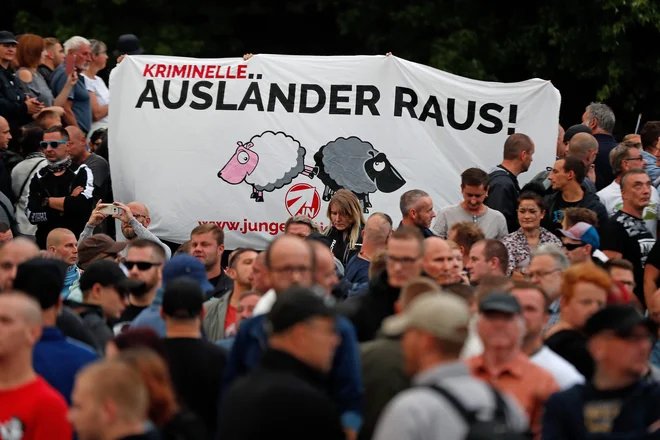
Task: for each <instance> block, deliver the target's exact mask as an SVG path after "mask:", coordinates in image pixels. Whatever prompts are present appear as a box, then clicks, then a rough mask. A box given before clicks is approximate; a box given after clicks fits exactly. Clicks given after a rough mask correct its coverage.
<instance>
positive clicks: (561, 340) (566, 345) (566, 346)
mask: <svg viewBox="0 0 660 440" xmlns="http://www.w3.org/2000/svg"><path fill="white" fill-rule="evenodd" d="M545 345H547V346H548V348H549V349H550V350H552V351H554V352H555V353H557V354H558V355H559V356H561V357H563V358H564V359H566V360H567V361H568V362H570V363H571V364H573V366H574V367H575V368H576V369H577V370H578V371H579V372H580V373H582V375H583V376H584V378H585V379H587V380H589V379H591V376H593V374H594V360H593V358H592V357H591V355H590V354H589V352H588V351H587V338H585V337H584V335H583V334H582V333H580V332H577V331H575V330H560V331H558V332H557V333H555V334H553V335H552V336H550V337H549V338H548V339H546V340H545Z"/></svg>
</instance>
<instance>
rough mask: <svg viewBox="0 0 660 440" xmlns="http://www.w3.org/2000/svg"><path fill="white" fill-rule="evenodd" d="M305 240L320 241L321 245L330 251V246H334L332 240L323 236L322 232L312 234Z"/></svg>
mask: <svg viewBox="0 0 660 440" xmlns="http://www.w3.org/2000/svg"><path fill="white" fill-rule="evenodd" d="M305 240H308V241H318V242H319V243H322V244H324V245H326V246H327V247H328V249H330V246H331V245H332V239H331V238H330V237H328V236H327V235H324V234H321V233H320V232H312V233H311V234H309V235H308V236H307V237H306V238H305Z"/></svg>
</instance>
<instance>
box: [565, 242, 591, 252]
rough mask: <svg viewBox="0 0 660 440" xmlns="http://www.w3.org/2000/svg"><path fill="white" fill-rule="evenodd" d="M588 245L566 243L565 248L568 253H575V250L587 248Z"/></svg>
mask: <svg viewBox="0 0 660 440" xmlns="http://www.w3.org/2000/svg"><path fill="white" fill-rule="evenodd" d="M586 245H587V243H564V247H565V248H566V250H568V251H574V250H575V249H579V248H581V247H584V246H586Z"/></svg>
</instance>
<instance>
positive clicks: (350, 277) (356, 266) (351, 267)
mask: <svg viewBox="0 0 660 440" xmlns="http://www.w3.org/2000/svg"><path fill="white" fill-rule="evenodd" d="M369 264H370V263H369V262H368V261H367V260H364V259H362V258H360V257H359V256H357V255H354V256H353V257H352V258H351V259H350V260H348V264H346V271H345V272H344V279H345V280H346V281H350V282H351V283H358V284H362V283H368V282H369Z"/></svg>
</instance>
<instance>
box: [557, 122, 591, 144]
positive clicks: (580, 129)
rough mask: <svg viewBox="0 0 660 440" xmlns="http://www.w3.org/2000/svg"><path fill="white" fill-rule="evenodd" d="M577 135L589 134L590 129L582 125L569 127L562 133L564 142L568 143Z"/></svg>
mask: <svg viewBox="0 0 660 440" xmlns="http://www.w3.org/2000/svg"><path fill="white" fill-rule="evenodd" d="M578 133H589V134H593V133H591V128H589V127H587V126H586V125H582V124H576V125H571V126H570V127H569V128H568V130H566V132H565V133H564V142H569V141H570V140H571V139H572V138H573V136H575V135H576V134H578Z"/></svg>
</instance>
